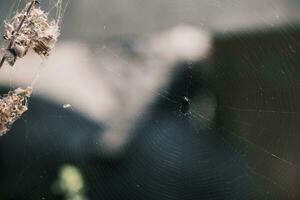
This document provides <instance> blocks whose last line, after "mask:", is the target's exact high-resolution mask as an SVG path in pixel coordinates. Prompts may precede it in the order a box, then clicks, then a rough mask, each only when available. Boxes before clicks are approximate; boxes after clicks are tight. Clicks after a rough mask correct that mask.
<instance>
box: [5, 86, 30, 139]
mask: <svg viewBox="0 0 300 200" xmlns="http://www.w3.org/2000/svg"><path fill="white" fill-rule="evenodd" d="M31 94H32V88H31V87H28V88H26V89H21V88H18V89H16V90H14V91H9V92H8V94H5V95H3V97H2V98H1V99H0V136H1V135H4V134H5V133H6V132H7V131H8V130H9V128H10V126H11V125H12V124H13V123H14V122H15V121H16V120H17V119H18V118H19V117H21V116H22V114H23V113H24V112H26V111H27V109H28V108H27V100H28V99H29V97H30V96H31Z"/></svg>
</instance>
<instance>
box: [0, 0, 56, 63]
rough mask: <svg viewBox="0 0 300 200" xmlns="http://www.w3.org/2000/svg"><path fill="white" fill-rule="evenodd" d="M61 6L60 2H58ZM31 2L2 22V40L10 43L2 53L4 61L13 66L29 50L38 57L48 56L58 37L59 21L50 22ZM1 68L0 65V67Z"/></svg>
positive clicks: (46, 15) (43, 12)
mask: <svg viewBox="0 0 300 200" xmlns="http://www.w3.org/2000/svg"><path fill="white" fill-rule="evenodd" d="M58 2H59V3H60V4H61V1H58ZM36 3H37V1H35V0H33V1H31V2H29V3H27V4H26V6H25V8H24V9H23V10H22V11H21V12H17V13H16V14H15V16H14V17H13V18H12V19H10V20H6V21H4V29H5V31H4V35H3V38H4V39H5V40H7V41H9V42H10V45H9V48H8V49H6V50H5V51H4V52H5V53H4V58H3V59H4V60H5V59H6V61H7V62H8V63H9V64H10V65H11V66H13V65H14V64H15V61H16V58H17V57H19V58H22V57H24V56H25V55H26V54H27V52H28V50H29V49H33V50H34V51H35V52H36V53H37V54H38V55H41V56H49V55H50V52H51V50H52V49H53V48H54V46H55V43H56V42H57V38H58V37H59V35H60V27H59V19H56V20H55V19H53V20H50V19H49V16H48V14H47V13H45V11H43V10H42V9H41V8H40V7H35V6H34V5H35V4H36ZM0 67H1V65H0Z"/></svg>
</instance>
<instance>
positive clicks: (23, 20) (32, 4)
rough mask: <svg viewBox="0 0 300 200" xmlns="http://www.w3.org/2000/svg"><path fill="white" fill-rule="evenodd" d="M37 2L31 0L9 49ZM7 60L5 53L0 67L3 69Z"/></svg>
mask: <svg viewBox="0 0 300 200" xmlns="http://www.w3.org/2000/svg"><path fill="white" fill-rule="evenodd" d="M36 2H37V1H36V0H32V1H31V4H30V5H29V7H28V9H27V11H26V13H25V15H24V16H23V18H22V20H21V23H20V24H19V26H18V28H17V30H16V31H15V33H14V34H13V36H12V39H11V41H10V43H9V45H8V47H7V49H11V48H12V47H13V45H14V42H15V36H16V35H17V34H18V33H19V31H20V30H21V28H22V26H23V24H24V22H25V20H26V19H27V16H28V15H29V13H30V11H31V10H32V8H33V7H34V4H35V3H36ZM5 60H6V57H5V55H4V56H3V58H2V60H1V62H0V69H1V67H2V66H3V64H4V62H5Z"/></svg>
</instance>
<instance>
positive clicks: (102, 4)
mask: <svg viewBox="0 0 300 200" xmlns="http://www.w3.org/2000/svg"><path fill="white" fill-rule="evenodd" d="M18 1H19V0H1V1H0V18H1V19H3V18H5V17H6V16H7V14H8V13H9V8H11V7H13V5H17V2H18ZM51 1H52V0H43V1H41V3H42V4H43V5H48V3H49V2H51ZM22 2H24V0H22ZM65 2H68V0H65ZM299 8H300V2H299V1H298V0H184V1H183V0H152V1H147V0H110V1H105V0H88V1H82V0H69V6H68V9H67V12H66V15H65V19H64V25H63V32H64V34H63V37H64V38H85V39H87V38H89V39H90V38H91V37H92V38H95V37H118V36H129V35H141V34H142V35H144V34H147V33H150V32H156V31H159V30H162V29H166V28H170V27H172V26H174V25H178V24H190V25H194V26H198V27H201V28H203V29H207V30H210V31H212V32H235V31H241V30H245V31H247V30H255V29H258V28H264V29H266V28H273V27H277V26H281V25H285V24H290V25H294V24H299V22H300V12H299Z"/></svg>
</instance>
